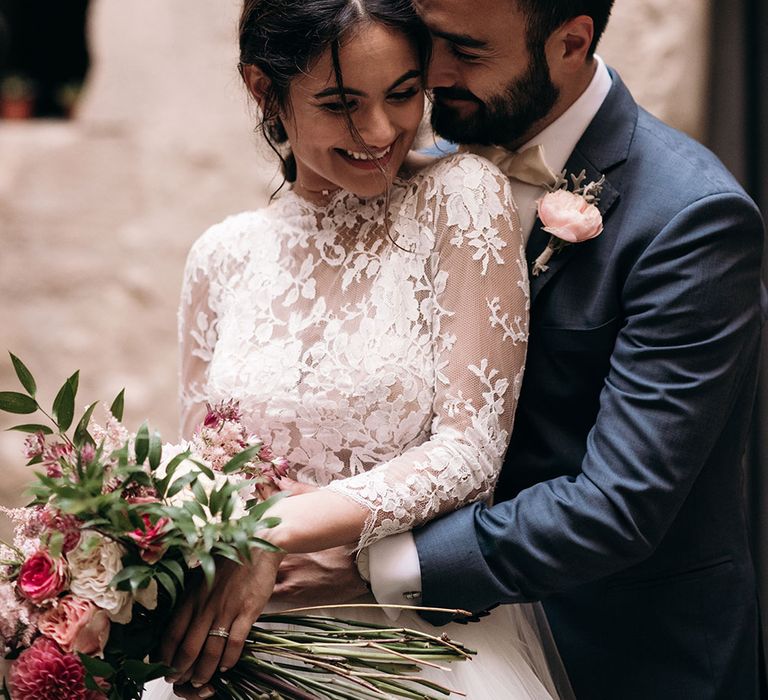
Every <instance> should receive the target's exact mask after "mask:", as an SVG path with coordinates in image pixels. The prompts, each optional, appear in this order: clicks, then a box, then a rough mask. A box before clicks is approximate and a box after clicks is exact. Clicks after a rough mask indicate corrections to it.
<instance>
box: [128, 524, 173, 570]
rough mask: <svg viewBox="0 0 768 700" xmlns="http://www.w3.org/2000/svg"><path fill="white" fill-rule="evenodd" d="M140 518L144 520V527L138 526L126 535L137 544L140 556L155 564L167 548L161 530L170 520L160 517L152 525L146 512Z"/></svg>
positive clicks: (148, 562)
mask: <svg viewBox="0 0 768 700" xmlns="http://www.w3.org/2000/svg"><path fill="white" fill-rule="evenodd" d="M141 519H142V520H143V521H144V529H143V530H142V529H141V528H139V529H136V530H134V531H133V532H129V533H128V537H130V538H131V539H132V540H133V541H134V542H135V543H136V544H137V545H138V547H139V549H140V550H141V552H140V556H141V558H142V559H143V560H144V561H145V562H147V564H156V563H157V562H158V561H160V559H162V557H163V554H165V552H166V550H167V549H168V545H167V544H165V543H163V534H164V532H163V531H164V530H165V528H166V526H167V525H168V523H169V522H170V520H169V519H168V518H160V519H159V520H158V521H157V522H156V523H155V524H154V525H153V524H152V520H150V517H149V516H148V515H147V514H146V513H145V514H144V515H142V516H141Z"/></svg>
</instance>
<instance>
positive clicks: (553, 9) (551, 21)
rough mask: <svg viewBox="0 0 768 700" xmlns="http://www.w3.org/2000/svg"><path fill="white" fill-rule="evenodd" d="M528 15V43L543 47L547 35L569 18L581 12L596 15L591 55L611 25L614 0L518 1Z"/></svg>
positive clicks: (593, 20)
mask: <svg viewBox="0 0 768 700" xmlns="http://www.w3.org/2000/svg"><path fill="white" fill-rule="evenodd" d="M515 1H516V2H517V5H518V7H519V8H520V9H521V10H522V11H523V13H524V14H525V15H526V16H527V17H528V46H529V47H531V46H541V44H543V43H544V42H545V41H546V40H547V38H548V37H549V36H550V34H552V32H554V31H555V30H556V29H558V28H559V27H561V26H563V24H565V23H566V22H567V21H568V20H570V19H573V18H574V17H579V16H580V15H587V16H588V17H591V18H592V22H593V23H594V25H595V35H594V37H593V39H592V45H591V46H590V47H589V55H590V56H592V55H593V54H594V53H595V49H596V48H597V44H598V42H599V41H600V37H602V35H603V32H604V31H605V27H606V26H607V25H608V17H610V14H611V8H612V7H613V3H614V0H515Z"/></svg>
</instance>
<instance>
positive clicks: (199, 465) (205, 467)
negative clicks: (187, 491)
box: [189, 459, 216, 481]
mask: <svg viewBox="0 0 768 700" xmlns="http://www.w3.org/2000/svg"><path fill="white" fill-rule="evenodd" d="M189 461H190V462H192V464H194V465H195V466H196V467H197V468H198V469H199V470H200V471H201V472H203V474H205V475H206V476H207V477H208V478H209V479H210V480H211V481H213V480H214V479H215V478H216V477H214V475H213V469H211V468H210V467H209V466H208V465H207V464H206V463H205V462H201V461H200V460H197V459H190V460H189Z"/></svg>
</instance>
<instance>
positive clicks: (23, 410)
mask: <svg viewBox="0 0 768 700" xmlns="http://www.w3.org/2000/svg"><path fill="white" fill-rule="evenodd" d="M0 411H5V412H6V413H16V414H18V415H28V414H30V413H35V412H37V401H35V400H34V399H33V398H32V397H31V396H27V395H26V394H21V393H19V392H18V391H0Z"/></svg>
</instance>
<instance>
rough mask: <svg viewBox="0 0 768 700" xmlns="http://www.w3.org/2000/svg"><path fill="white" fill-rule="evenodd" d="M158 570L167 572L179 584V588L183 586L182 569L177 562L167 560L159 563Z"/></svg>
mask: <svg viewBox="0 0 768 700" xmlns="http://www.w3.org/2000/svg"><path fill="white" fill-rule="evenodd" d="M160 568H162V569H166V570H167V571H169V572H170V573H171V575H172V576H174V577H175V579H176V580H177V581H178V582H179V585H180V586H183V585H184V569H183V567H182V566H181V564H179V562H177V561H174V560H173V559H167V560H164V561H161V562H160Z"/></svg>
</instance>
